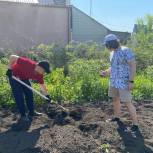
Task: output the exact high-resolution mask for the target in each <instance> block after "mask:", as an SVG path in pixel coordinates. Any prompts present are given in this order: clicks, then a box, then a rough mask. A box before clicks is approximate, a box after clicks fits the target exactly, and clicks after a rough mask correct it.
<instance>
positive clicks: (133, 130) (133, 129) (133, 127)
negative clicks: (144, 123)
mask: <svg viewBox="0 0 153 153" xmlns="http://www.w3.org/2000/svg"><path fill="white" fill-rule="evenodd" d="M131 131H132V132H137V131H139V127H138V125H133V126H132V127H131Z"/></svg>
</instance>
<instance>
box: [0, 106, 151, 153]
mask: <svg viewBox="0 0 153 153" xmlns="http://www.w3.org/2000/svg"><path fill="white" fill-rule="evenodd" d="M67 108H68V109H69V110H70V112H69V113H67V112H64V111H61V110H58V109H54V108H50V109H49V110H48V111H47V113H48V115H42V116H40V117H37V118H35V119H34V120H33V121H32V122H31V123H26V124H25V125H22V127H20V126H19V123H17V121H18V116H17V115H16V114H14V113H12V112H10V111H6V110H5V111H4V110H3V111H2V109H1V110H0V153H105V152H106V148H107V149H108V151H109V153H153V104H139V105H137V110H138V115H139V121H140V132H137V133H136V134H132V133H131V132H124V131H122V130H120V129H119V128H118V126H119V125H117V124H115V123H107V122H106V119H108V118H110V117H111V116H112V106H108V105H104V104H101V105H89V104H88V105H84V106H67ZM123 121H124V123H125V124H126V125H128V126H129V123H130V119H129V115H128V113H126V111H125V108H123Z"/></svg>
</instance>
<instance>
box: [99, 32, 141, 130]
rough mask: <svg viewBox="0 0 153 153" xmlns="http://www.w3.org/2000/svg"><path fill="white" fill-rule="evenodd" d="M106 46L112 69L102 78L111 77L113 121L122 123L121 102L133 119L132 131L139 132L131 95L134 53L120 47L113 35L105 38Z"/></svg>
mask: <svg viewBox="0 0 153 153" xmlns="http://www.w3.org/2000/svg"><path fill="white" fill-rule="evenodd" d="M104 45H105V46H106V48H107V49H108V50H110V62H111V67H110V68H109V69H108V70H105V71H102V72H101V74H100V75H101V76H102V77H106V76H108V75H110V84H109V92H108V95H109V97H112V98H113V107H114V118H112V119H111V121H112V122H118V121H120V110H121V103H120V101H121V102H123V103H124V104H125V105H126V106H127V108H128V111H129V113H130V116H131V118H132V121H133V126H132V128H131V130H132V131H137V130H138V120H137V114H136V109H135V107H134V105H133V104H132V95H131V91H132V89H133V87H134V77H135V74H136V61H135V56H134V53H133V52H132V51H131V50H130V49H129V48H127V47H122V46H120V43H119V40H118V38H117V36H116V35H113V34H109V35H107V36H106V37H105V40H104Z"/></svg>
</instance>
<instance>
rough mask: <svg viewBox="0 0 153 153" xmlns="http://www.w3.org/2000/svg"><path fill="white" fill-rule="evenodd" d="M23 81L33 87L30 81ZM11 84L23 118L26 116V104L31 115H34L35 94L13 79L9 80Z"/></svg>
mask: <svg viewBox="0 0 153 153" xmlns="http://www.w3.org/2000/svg"><path fill="white" fill-rule="evenodd" d="M22 81H23V82H24V83H26V84H27V85H29V86H31V83H30V81H29V80H22ZM9 82H10V85H11V88H12V92H13V95H14V98H15V102H16V104H17V107H18V109H19V112H20V114H21V116H25V115H26V109H25V102H26V105H27V108H28V110H29V114H31V115H32V114H33V113H34V102H33V92H32V91H31V90H30V89H28V88H27V87H25V86H24V85H22V84H20V83H19V82H17V81H16V80H14V79H12V78H9Z"/></svg>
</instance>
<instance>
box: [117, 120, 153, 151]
mask: <svg viewBox="0 0 153 153" xmlns="http://www.w3.org/2000/svg"><path fill="white" fill-rule="evenodd" d="M117 124H118V127H119V128H118V130H117V131H118V133H119V135H120V137H121V138H122V141H123V143H124V146H125V152H128V153H153V151H152V150H151V149H150V148H148V147H147V146H145V141H144V137H143V136H142V134H141V132H140V130H138V131H137V132H134V133H132V132H125V131H124V130H123V129H122V128H123V122H121V121H119V122H118V123H117Z"/></svg>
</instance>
